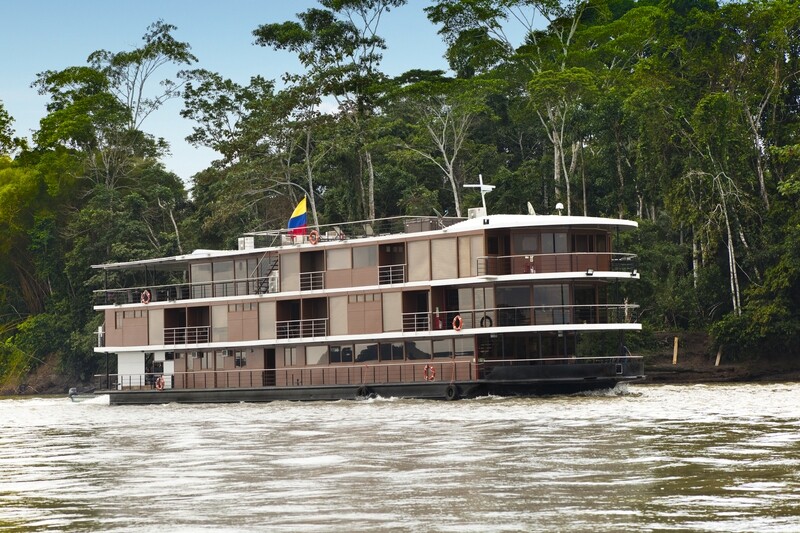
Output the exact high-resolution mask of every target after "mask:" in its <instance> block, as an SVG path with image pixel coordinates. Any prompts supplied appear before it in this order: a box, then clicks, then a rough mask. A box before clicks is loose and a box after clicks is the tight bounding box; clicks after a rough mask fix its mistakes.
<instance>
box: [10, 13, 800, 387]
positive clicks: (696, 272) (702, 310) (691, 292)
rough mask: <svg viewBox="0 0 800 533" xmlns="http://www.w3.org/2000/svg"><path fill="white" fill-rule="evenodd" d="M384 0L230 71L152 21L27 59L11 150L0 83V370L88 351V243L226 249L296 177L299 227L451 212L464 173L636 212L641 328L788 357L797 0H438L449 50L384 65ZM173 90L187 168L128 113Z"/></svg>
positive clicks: (275, 206)
mask: <svg viewBox="0 0 800 533" xmlns="http://www.w3.org/2000/svg"><path fill="white" fill-rule="evenodd" d="M398 9H419V8H418V7H417V6H416V5H406V2H405V0H321V1H320V3H319V6H318V7H314V8H311V9H308V10H306V11H304V12H302V13H299V14H298V15H297V17H296V19H294V20H289V21H284V22H269V23H265V24H260V25H257V24H254V26H255V27H254V28H253V36H254V38H255V45H257V46H259V47H262V48H263V53H264V54H265V57H266V56H267V55H268V54H269V53H270V50H284V51H288V52H291V53H293V54H295V55H296V56H297V58H298V59H299V61H300V62H301V64H302V65H303V67H304V70H303V71H302V72H301V73H300V74H291V75H290V74H288V73H287V74H286V75H285V76H284V77H283V78H282V79H281V80H270V79H267V78H265V77H264V76H263V75H259V74H258V73H256V74H255V75H254V76H253V77H252V78H251V79H250V80H249V82H248V83H246V84H239V83H235V82H233V81H232V80H230V79H228V78H226V77H225V73H216V72H211V71H208V70H206V69H204V68H202V65H197V63H199V62H198V59H197V58H196V57H195V56H194V55H193V54H192V53H191V47H190V45H189V43H184V42H180V41H178V40H177V39H175V37H174V35H175V34H176V31H177V28H175V27H174V26H172V25H170V24H168V23H166V22H164V21H156V22H155V23H153V24H152V25H151V26H149V27H148V28H147V29H146V31H145V33H144V36H143V38H142V43H141V45H140V46H139V47H137V48H134V49H132V50H124V51H117V52H110V51H106V50H102V49H101V50H98V51H96V52H94V53H92V54H91V55H90V56H89V58H88V60H87V61H86V62H85V63H84V64H80V63H76V64H75V65H74V66H70V67H67V68H64V69H62V70H57V71H56V70H45V71H43V72H41V73H40V74H39V75H38V76H37V78H36V79H35V80H32V81H33V87H34V88H35V89H36V90H38V91H39V93H40V94H42V95H44V96H46V97H47V106H46V110H45V111H46V115H45V116H44V118H43V119H42V120H41V122H40V124H39V129H38V130H37V131H36V132H35V134H34V135H33V139H32V142H31V143H30V145H29V144H28V142H27V141H26V140H23V139H20V138H18V137H16V136H15V132H14V129H13V117H11V116H10V115H9V114H8V112H7V111H6V110H5V108H4V106H3V104H2V102H0V225H1V226H2V230H3V231H2V237H0V247H2V251H3V254H2V260H0V309H2V312H0V316H2V322H1V323H2V327H0V341H2V342H1V343H0V375H1V376H5V377H8V376H11V375H24V373H25V372H27V371H29V370H30V369H31V368H33V367H35V366H36V365H37V364H39V362H40V361H41V360H42V359H43V358H44V357H47V356H55V357H59V358H60V360H61V361H62V365H63V368H65V369H72V370H73V371H75V372H77V373H78V374H80V375H84V376H86V375H89V374H91V373H92V372H93V371H94V370H95V367H94V365H95V364H96V362H95V360H94V359H93V358H92V357H91V348H90V346H91V339H92V333H91V332H92V331H94V330H95V329H96V327H97V320H99V317H96V316H94V315H93V313H92V312H91V303H90V297H91V291H92V290H93V289H96V288H98V286H99V280H98V279H96V278H95V273H94V272H93V271H92V270H91V269H90V268H89V266H90V265H91V264H94V263H101V262H104V261H115V260H120V261H122V260H133V259H140V258H147V257H155V256H160V255H165V254H175V253H182V252H185V251H189V250H191V249H192V248H194V247H215V246H230V245H232V244H233V243H234V239H235V238H236V237H237V236H238V235H239V234H241V233H243V232H246V231H255V230H262V229H269V228H276V227H281V226H282V225H283V224H284V223H285V221H286V218H287V213H290V212H291V209H292V207H293V206H294V205H296V203H297V201H298V200H299V199H300V198H302V197H303V196H307V197H308V199H309V205H310V209H311V212H312V219H313V223H314V224H322V223H335V222H339V221H345V220H354V219H364V218H367V219H371V218H376V217H384V216H393V215H401V214H430V213H431V212H440V213H443V212H449V213H450V214H454V215H460V214H463V213H464V212H465V210H466V209H467V208H468V207H470V206H475V205H479V202H480V197H479V195H478V194H477V193H476V192H475V191H473V190H469V189H464V188H463V184H464V183H465V182H470V181H472V180H474V179H475V178H476V177H477V175H478V174H482V175H483V176H484V178H485V179H486V180H487V181H488V182H490V183H492V184H495V185H497V186H498V188H497V189H496V191H495V193H494V194H493V195H492V196H491V197H490V198H489V202H490V209H491V211H493V212H507V213H516V212H526V211H527V207H526V206H527V203H528V202H530V203H531V204H532V205H533V206H534V208H535V210H536V211H537V212H539V213H548V212H553V210H554V206H555V205H556V203H557V202H561V203H563V204H565V208H566V210H567V213H574V214H578V213H580V214H586V215H594V216H608V217H631V218H635V219H637V220H639V222H640V231H639V232H638V233H637V234H636V235H629V236H625V237H623V240H624V242H622V243H621V245H622V246H624V247H627V249H628V250H630V251H633V252H635V253H637V254H638V255H639V257H640V262H641V268H640V272H641V274H642V278H643V280H642V283H640V284H638V285H637V286H635V287H634V286H631V287H630V288H629V289H626V290H629V291H630V294H629V297H630V298H632V299H633V300H636V301H638V302H639V303H640V304H641V305H642V311H643V312H642V320H643V322H644V323H645V326H646V328H647V329H649V330H655V329H661V328H673V329H674V328H692V329H699V330H705V331H708V332H710V333H711V334H712V335H713V338H714V341H715V346H723V347H724V349H725V350H726V351H727V352H729V353H731V354H734V355H738V356H742V357H744V356H748V355H749V356H755V355H757V356H759V357H763V358H770V357H774V356H776V354H790V355H792V356H793V357H794V358H797V357H798V356H799V355H800V218H798V217H800V215H799V214H798V209H797V206H798V204H799V202H800V1H799V0H773V1H769V2H764V1H761V0H742V1H738V2H718V1H716V0H682V1H672V0H663V1H655V0H644V1H638V2H634V1H632V0H590V1H583V2H573V1H563V2H559V1H557V0H459V1H455V0H435V1H434V2H432V3H431V4H430V5H429V6H428V7H426V8H425V12H426V14H427V16H428V19H429V20H430V22H431V24H434V25H435V26H436V28H437V30H438V31H439V34H440V35H441V37H442V39H443V41H444V43H445V44H446V46H447V52H446V57H445V58H444V59H445V60H446V61H447V64H448V65H449V70H448V71H446V72H445V71H423V70H411V71H409V72H406V73H404V74H402V75H400V76H397V77H394V78H392V77H390V76H387V75H386V74H385V73H384V72H383V71H382V67H381V62H382V59H383V54H384V52H385V51H386V49H387V48H386V47H387V44H386V41H385V40H384V39H383V37H382V36H381V31H382V26H381V21H383V20H385V19H386V18H387V17H391V16H393V14H394V12H395V11H396V10H398ZM174 98H181V99H182V102H183V110H182V112H181V116H182V117H183V119H185V120H187V121H190V123H191V125H192V128H193V130H192V133H191V135H190V136H189V138H188V140H189V141H190V142H192V143H194V144H196V145H198V146H200V145H202V146H206V147H209V148H211V149H213V150H215V151H216V152H217V153H218V154H219V159H218V160H217V161H215V162H214V163H213V164H211V165H210V166H209V168H207V169H204V170H203V171H201V172H199V173H198V174H196V175H195V176H193V177H192V179H191V181H190V182H189V183H183V182H181V180H180V179H179V178H178V177H177V176H175V175H174V174H172V173H170V172H168V171H167V170H166V169H165V168H164V164H163V156H164V154H165V153H166V150H168V146H167V145H166V143H165V142H164V141H163V139H160V138H158V137H157V136H153V135H149V134H147V133H145V132H144V131H143V130H142V127H143V124H145V123H146V121H147V120H148V117H151V116H152V115H153V114H154V113H160V112H163V109H162V108H163V104H164V103H165V102H166V101H167V100H169V99H174ZM331 108H332V110H330V111H325V110H326V109H331ZM189 191H191V195H190V194H189Z"/></svg>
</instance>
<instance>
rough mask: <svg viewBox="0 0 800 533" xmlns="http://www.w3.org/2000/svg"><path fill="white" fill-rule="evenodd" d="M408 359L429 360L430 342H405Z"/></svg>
mask: <svg viewBox="0 0 800 533" xmlns="http://www.w3.org/2000/svg"><path fill="white" fill-rule="evenodd" d="M406 354H407V356H408V359H430V358H431V341H427V340H426V341H406Z"/></svg>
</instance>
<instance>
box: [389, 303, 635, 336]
mask: <svg viewBox="0 0 800 533" xmlns="http://www.w3.org/2000/svg"><path fill="white" fill-rule="evenodd" d="M638 309H639V305H638V304H630V303H623V304H587V305H533V306H525V307H492V308H485V309H458V310H448V311H439V312H438V313H437V312H432V311H421V312H413V313H403V331H429V330H442V329H453V321H454V319H455V317H456V315H458V316H459V317H461V329H472V328H486V327H492V326H498V327H514V326H544V325H553V324H626V323H635V322H636V321H637V320H638V316H637V314H638V313H637V310H638Z"/></svg>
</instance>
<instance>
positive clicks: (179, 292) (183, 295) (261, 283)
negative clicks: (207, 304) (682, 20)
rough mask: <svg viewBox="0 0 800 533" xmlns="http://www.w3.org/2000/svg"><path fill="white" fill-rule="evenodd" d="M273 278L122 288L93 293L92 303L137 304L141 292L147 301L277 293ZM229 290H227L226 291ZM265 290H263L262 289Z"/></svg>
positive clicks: (269, 276) (271, 276)
mask: <svg viewBox="0 0 800 533" xmlns="http://www.w3.org/2000/svg"><path fill="white" fill-rule="evenodd" d="M277 278H278V277H277V276H275V275H274V273H273V274H271V275H267V276H259V277H255V278H243V279H230V280H214V281H196V282H184V283H173V284H168V285H146V286H139V287H126V288H122V289H98V290H95V291H93V294H94V295H95V301H99V302H100V303H101V305H102V304H105V305H110V304H119V305H122V304H132V303H139V302H141V295H142V293H143V292H144V291H145V290H147V291H149V292H150V298H151V300H150V301H151V302H159V301H160V302H165V301H175V300H191V299H196V298H214V297H223V296H247V295H257V294H263V293H264V292H267V293H276V292H278V283H277V282H276V283H272V281H273V280H276V281H277ZM229 288H232V290H231V291H228V289H229ZM265 289H266V290H265Z"/></svg>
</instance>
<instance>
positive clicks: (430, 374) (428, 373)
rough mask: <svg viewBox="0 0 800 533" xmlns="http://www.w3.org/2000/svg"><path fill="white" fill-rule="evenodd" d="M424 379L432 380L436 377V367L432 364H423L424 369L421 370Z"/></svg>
mask: <svg viewBox="0 0 800 533" xmlns="http://www.w3.org/2000/svg"><path fill="white" fill-rule="evenodd" d="M422 375H423V377H424V378H425V381H433V380H434V379H436V369H435V368H434V367H433V365H425V370H423V371H422Z"/></svg>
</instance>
